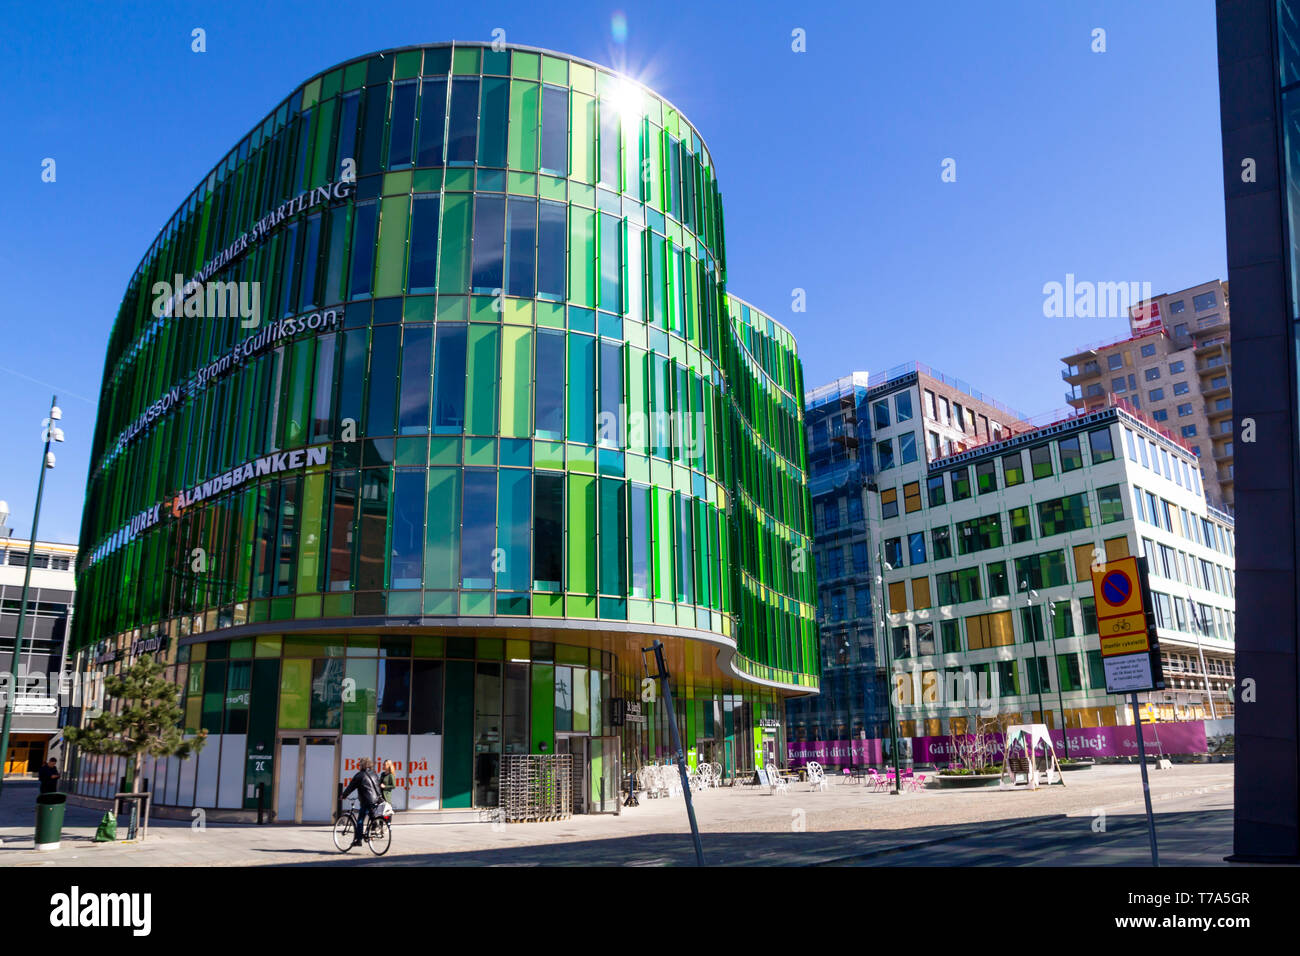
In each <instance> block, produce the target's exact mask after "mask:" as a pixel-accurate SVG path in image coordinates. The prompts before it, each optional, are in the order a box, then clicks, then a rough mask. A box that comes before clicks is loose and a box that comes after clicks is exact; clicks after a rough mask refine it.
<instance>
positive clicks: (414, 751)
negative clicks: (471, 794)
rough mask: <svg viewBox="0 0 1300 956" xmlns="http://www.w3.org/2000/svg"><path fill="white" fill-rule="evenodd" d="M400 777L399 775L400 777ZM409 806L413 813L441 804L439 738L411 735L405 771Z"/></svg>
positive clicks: (431, 735)
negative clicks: (409, 754)
mask: <svg viewBox="0 0 1300 956" xmlns="http://www.w3.org/2000/svg"><path fill="white" fill-rule="evenodd" d="M399 776H401V775H400V774H399ZM405 776H406V787H407V794H408V795H409V796H408V803H409V805H410V809H412V810H437V809H438V808H439V806H441V802H442V735H441V734H413V735H412V736H411V759H410V762H409V764H408V766H407V768H406V774H405Z"/></svg>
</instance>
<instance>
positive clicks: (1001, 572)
mask: <svg viewBox="0 0 1300 956" xmlns="http://www.w3.org/2000/svg"><path fill="white" fill-rule="evenodd" d="M988 576H989V597H1006V596H1007V595H1008V594H1010V593H1011V585H1010V583H1009V580H1008V578H1007V563H1006V562H1005V561H994V562H993V563H992V564H990V565H989V566H988Z"/></svg>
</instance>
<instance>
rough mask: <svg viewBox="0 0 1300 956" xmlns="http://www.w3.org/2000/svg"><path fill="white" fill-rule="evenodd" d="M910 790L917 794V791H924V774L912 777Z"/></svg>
mask: <svg viewBox="0 0 1300 956" xmlns="http://www.w3.org/2000/svg"><path fill="white" fill-rule="evenodd" d="M910 789H912V790H913V791H917V792H919V791H921V790H924V789H925V774H923V773H918V774H916V776H914V777H913V778H912V786H911V788H910Z"/></svg>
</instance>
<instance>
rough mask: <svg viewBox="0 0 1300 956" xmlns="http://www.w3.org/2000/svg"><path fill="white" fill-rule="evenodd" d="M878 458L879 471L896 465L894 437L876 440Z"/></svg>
mask: <svg viewBox="0 0 1300 956" xmlns="http://www.w3.org/2000/svg"><path fill="white" fill-rule="evenodd" d="M876 459H877V461H878V463H879V464H878V465H877V468H878V470H879V471H885V470H887V469H889V468H893V467H894V442H893V440H892V439H889V440H886V441H878V442H876Z"/></svg>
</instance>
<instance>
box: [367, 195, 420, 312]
mask: <svg viewBox="0 0 1300 956" xmlns="http://www.w3.org/2000/svg"><path fill="white" fill-rule="evenodd" d="M410 209H411V197H410V196H409V195H401V196H393V197H391V198H388V199H385V200H383V202H382V207H381V211H380V214H379V253H378V257H377V258H378V260H379V261H378V264H377V272H376V274H375V295H376V296H390V295H401V294H402V293H403V292H404V291H406V225H407V220H408V218H409V213H410Z"/></svg>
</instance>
